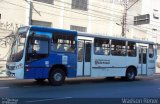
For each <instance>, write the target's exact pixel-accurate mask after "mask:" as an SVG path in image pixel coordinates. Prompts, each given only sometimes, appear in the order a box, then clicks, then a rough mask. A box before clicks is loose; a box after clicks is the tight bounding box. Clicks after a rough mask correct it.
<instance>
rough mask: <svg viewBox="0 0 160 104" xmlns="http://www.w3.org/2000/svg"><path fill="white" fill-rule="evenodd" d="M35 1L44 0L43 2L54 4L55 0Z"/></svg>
mask: <svg viewBox="0 0 160 104" xmlns="http://www.w3.org/2000/svg"><path fill="white" fill-rule="evenodd" d="M34 1H38V2H42V3H47V4H53V1H54V0H34Z"/></svg>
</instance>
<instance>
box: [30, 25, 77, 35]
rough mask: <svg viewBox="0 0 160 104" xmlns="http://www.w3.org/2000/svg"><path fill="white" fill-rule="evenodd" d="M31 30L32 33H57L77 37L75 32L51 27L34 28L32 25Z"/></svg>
mask: <svg viewBox="0 0 160 104" xmlns="http://www.w3.org/2000/svg"><path fill="white" fill-rule="evenodd" d="M29 27H30V30H32V31H44V32H51V33H53V32H56V33H62V34H63V33H64V34H75V35H77V31H74V30H65V29H58V28H51V27H44V26H34V25H30V26H29Z"/></svg>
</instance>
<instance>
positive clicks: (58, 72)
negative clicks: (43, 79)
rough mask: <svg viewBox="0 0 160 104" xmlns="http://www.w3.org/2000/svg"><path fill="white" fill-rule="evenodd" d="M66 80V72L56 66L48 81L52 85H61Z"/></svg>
mask: <svg viewBox="0 0 160 104" xmlns="http://www.w3.org/2000/svg"><path fill="white" fill-rule="evenodd" d="M64 80H65V72H64V71H63V70H62V69H60V68H56V69H53V70H52V71H51V72H50V75H49V78H48V81H49V83H50V84H51V85H55V86H60V85H62V84H63V83H64Z"/></svg>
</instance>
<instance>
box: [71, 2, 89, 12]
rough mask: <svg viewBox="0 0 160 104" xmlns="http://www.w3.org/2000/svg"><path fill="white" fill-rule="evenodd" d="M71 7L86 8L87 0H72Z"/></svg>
mask: <svg viewBox="0 0 160 104" xmlns="http://www.w3.org/2000/svg"><path fill="white" fill-rule="evenodd" d="M72 9H79V10H85V11H87V10H88V0H72Z"/></svg>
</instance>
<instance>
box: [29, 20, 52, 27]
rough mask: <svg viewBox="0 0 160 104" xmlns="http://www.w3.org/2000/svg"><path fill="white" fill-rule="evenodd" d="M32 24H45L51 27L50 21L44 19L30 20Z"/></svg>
mask: <svg viewBox="0 0 160 104" xmlns="http://www.w3.org/2000/svg"><path fill="white" fill-rule="evenodd" d="M31 24H32V25H37V26H46V27H51V26H52V23H51V22H45V21H37V20H32V23H31Z"/></svg>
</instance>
